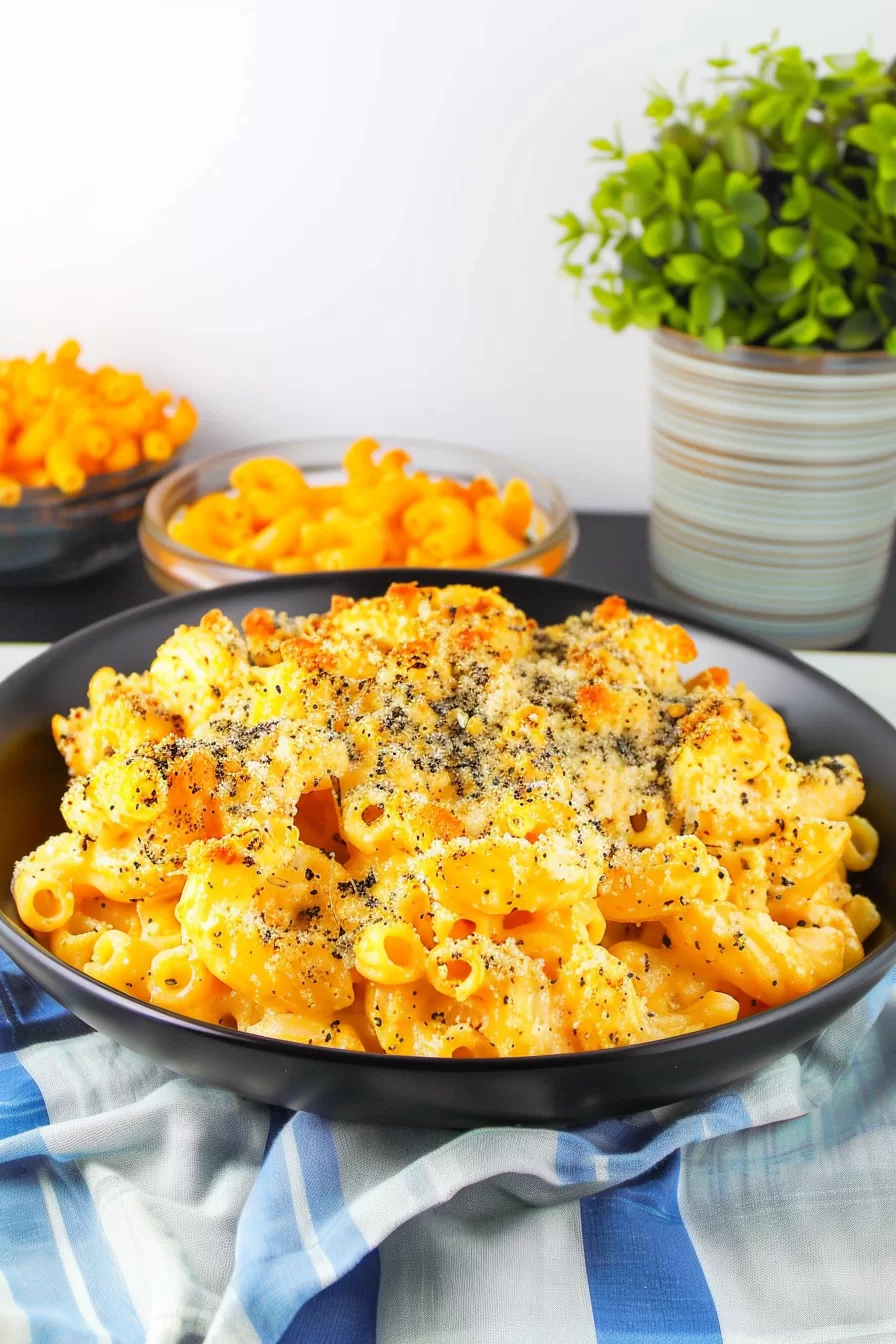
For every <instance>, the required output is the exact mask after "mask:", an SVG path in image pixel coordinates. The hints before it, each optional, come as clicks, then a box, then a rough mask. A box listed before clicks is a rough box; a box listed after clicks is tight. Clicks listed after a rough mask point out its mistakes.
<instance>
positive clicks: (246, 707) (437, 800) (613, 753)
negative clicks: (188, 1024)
mask: <svg viewBox="0 0 896 1344" xmlns="http://www.w3.org/2000/svg"><path fill="white" fill-rule="evenodd" d="M351 451H352V453H353V455H354V456H353V458H352V460H351V461H350V462H349V469H350V470H352V471H354V472H355V475H356V477H357V485H358V488H359V489H360V488H362V487H364V486H366V485H367V484H369V482H370V481H371V480H372V479H373V477H374V475H375V474H376V473H377V472H378V471H379V470H380V469H381V466H382V464H380V467H377V466H375V464H374V463H373V462H372V459H371V456H370V454H369V452H368V451H367V448H366V447H359V446H358V445H355V447H354V448H353V449H352V450H351ZM249 467H250V464H246V467H245V469H244V468H240V472H241V475H240V478H239V479H240V482H241V489H242V488H243V487H245V489H246V490H247V491H250V492H251V491H256V490H257V491H259V492H261V494H260V496H259V500H258V501H257V504H256V506H255V507H257V508H258V509H259V510H264V511H266V513H267V514H270V513H271V510H272V508H273V501H272V499H271V498H270V496H271V495H272V494H273V495H278V496H279V495H280V494H281V493H287V494H288V491H289V489H290V488H291V482H292V484H295V482H293V481H292V477H290V476H289V474H288V473H287V474H286V475H285V476H283V475H281V474H280V467H279V466H271V467H269V468H268V467H266V468H265V470H264V472H263V473H262V472H259V473H255V472H254V471H253V470H249V469H248V468H249ZM296 492H297V493H296V494H295V495H294V496H293V498H297V497H300V494H301V491H300V487H299V486H298V485H296ZM482 498H483V499H488V500H497V496H494V495H483V497H482ZM206 502H207V501H204V503H206ZM455 502H457V501H456V500H455V499H454V497H451V496H438V495H435V496H423V497H421V498H420V499H419V500H418V501H417V502H416V503H415V504H414V506H413V508H414V509H415V510H416V512H415V513H414V514H413V515H412V526H413V527H415V528H416V527H419V528H420V536H421V537H422V536H426V535H430V534H429V532H428V531H427V529H428V528H429V527H430V525H431V524H433V523H434V525H435V526H436V528H437V529H444V528H445V527H446V526H455V525H456V523H457V518H456V511H455V510H454V507H453V505H454V503H455ZM498 504H499V507H500V508H502V509H504V510H505V513H504V515H503V518H502V521H501V523H500V526H502V527H510V526H511V522H512V520H509V518H508V513H507V512H506V511H510V510H512V509H518V510H519V512H518V514H517V515H516V517H517V521H519V519H521V518H523V517H524V516H525V515H526V502H525V497H524V495H523V494H522V492H521V491H518V490H516V489H514V490H513V491H510V490H508V492H507V493H506V495H505V497H504V499H503V500H502V501H498ZM449 505H450V507H449ZM424 506H425V507H424ZM197 507H198V506H197ZM228 507H234V508H242V507H243V504H242V503H240V501H239V500H236V501H231V502H230V504H229V505H228ZM288 516H289V515H288V513H286V514H282V515H280V521H282V520H283V519H284V518H286V517H288ZM491 521H494V519H491ZM275 525H276V524H275V522H274V520H273V519H272V518H270V517H269V518H268V520H267V521H266V523H265V527H267V528H269V527H271V526H275ZM323 525H325V524H323ZM290 526H291V524H290ZM465 526H466V524H465ZM467 531H468V532H469V527H468V528H467ZM464 544H465V545H468V544H469V538H468V536H467V533H465V534H464ZM695 657H696V649H695V647H694V645H693V643H692V641H691V639H690V637H689V636H688V635H687V634H686V632H685V631H684V630H683V629H681V628H680V627H679V626H675V625H673V626H666V625H663V624H661V623H660V622H659V621H657V620H655V619H653V618H652V617H650V616H644V615H638V614H635V613H632V612H630V611H629V609H628V608H627V606H626V604H625V603H624V602H623V601H622V600H621V599H619V598H615V597H611V598H607V599H606V600H605V601H604V602H602V603H601V604H600V605H599V606H598V607H597V608H595V610H594V611H587V612H584V613H583V614H582V615H581V616H576V617H570V618H569V619H568V620H566V621H564V622H563V623H562V624H560V625H554V626H548V627H539V626H537V625H536V624H535V622H534V621H530V620H528V619H527V618H526V616H525V615H524V613H523V612H522V611H520V610H518V609H517V608H516V607H514V606H513V605H512V604H511V603H510V602H508V601H507V600H506V599H505V598H503V597H502V596H501V594H500V592H499V591H498V590H497V589H491V590H488V591H486V590H483V589H480V588H475V587H472V586H467V585H457V584H455V585H450V586H447V587H444V588H423V587H418V586H417V585H416V584H413V583H402V584H393V585H392V587H391V588H390V589H389V591H388V592H387V593H386V594H385V596H383V597H378V598H371V599H365V600H363V601H357V602H355V601H352V600H350V599H348V598H339V597H336V598H334V599H333V603H332V607H331V610H330V611H329V612H328V613H327V614H325V615H320V616H301V617H289V616H286V615H283V614H277V613H275V612H272V611H267V610H263V609H257V610H255V611H252V612H250V613H249V614H248V616H247V617H246V618H245V620H244V621H243V626H242V629H241V630H240V629H238V628H236V627H235V626H234V625H233V624H232V623H231V622H230V621H229V620H228V619H227V618H226V617H224V616H223V615H222V614H221V612H219V611H211V612H209V613H208V615H206V616H205V617H203V619H202V621H201V622H200V623H199V625H198V626H181V627H180V628H179V629H177V630H176V631H175V632H174V633H173V634H172V636H171V637H170V639H168V640H166V641H165V643H164V644H163V645H162V646H161V648H160V649H159V650H158V653H157V655H156V657H155V659H154V660H153V662H152V664H151V666H150V667H149V669H148V671H146V672H144V673H139V674H131V675H127V676H124V675H120V674H119V673H117V672H115V671H114V670H113V669H112V668H101V669H100V670H99V671H97V672H96V673H95V675H94V676H93V677H92V678H91V681H90V686H89V688H88V703H87V705H86V706H84V707H82V708H78V709H73V710H71V711H70V712H69V713H68V714H67V715H62V714H59V715H57V716H56V717H55V719H54V720H53V733H54V735H55V739H56V742H57V744H58V747H59V750H60V751H61V753H62V755H63V757H64V758H65V761H66V763H67V765H68V767H69V770H70V772H71V781H70V783H69V786H68V789H67V791H66V794H65V797H64V798H63V801H62V815H63V818H64V820H65V822H66V825H67V827H68V829H67V830H66V831H64V832H63V833H62V834H60V835H56V836H52V837H50V838H49V839H48V840H46V841H45V842H44V843H43V844H42V845H40V846H39V847H38V848H37V849H36V850H35V851H34V852H33V853H32V854H29V855H28V856H27V857H26V858H23V859H22V860H21V861H20V862H19V863H18V865H17V867H16V870H15V874H14V879H13V893H14V896H15V901H16V905H17V907H18V911H19V915H20V917H21V919H22V922H23V923H24V924H25V925H26V926H27V927H28V928H30V929H31V930H33V932H34V933H35V935H36V936H37V937H38V938H39V939H40V940H41V941H42V942H43V943H44V944H45V945H46V946H47V947H48V948H49V950H50V951H51V952H53V953H54V954H55V955H56V956H58V957H60V958H62V960H64V961H66V962H68V963H69V964H70V965H72V966H74V967H75V968H76V969H77V970H79V971H81V972H83V973H84V974H86V975H89V976H92V977H93V978H94V979H95V980H98V981H100V982H101V983H103V984H105V985H107V986H109V987H110V988H111V989H114V990H118V991H122V992H124V993H127V994H130V995H133V996H134V997H136V998H138V999H142V1000H144V1001H145V1002H149V1003H151V1004H154V1005H156V1006H157V1007H159V1008H162V1009H166V1010H168V1011H171V1012H175V1013H180V1014H184V1015H186V1016H187V1017H192V1018H195V1019H198V1020H200V1021H203V1022H210V1023H216V1024H219V1025H223V1026H226V1027H230V1028H235V1029H238V1030H241V1031H247V1032H255V1033H257V1034H260V1035H264V1036H274V1037H279V1038H282V1039H284V1040H289V1041H296V1042H301V1043H304V1044H306V1045H314V1046H324V1045H326V1046H331V1047H333V1048H338V1049H344V1050H364V1051H373V1052H380V1053H385V1054H402V1055H427V1056H432V1057H436V1058H464V1057H477V1058H479V1057H482V1058H490V1057H494V1056H522V1055H536V1054H548V1053H562V1052H570V1051H581V1050H600V1049H607V1048H613V1047H619V1046H626V1045H635V1044H637V1043H639V1042H646V1041H652V1040H657V1039H660V1038H663V1037H668V1036H677V1035H680V1034H682V1033H685V1032H692V1031H699V1030H702V1029H705V1028H710V1027H715V1026H718V1025H721V1024H723V1023H726V1022H732V1021H734V1020H735V1019H737V1018H740V1017H744V1016H749V1015H751V1014H754V1013H758V1012H761V1011H763V1010H764V1009H767V1008H769V1007H774V1006H776V1005H778V1004H783V1003H786V1002H788V1001H789V1000H791V999H794V998H796V997H798V996H799V995H802V994H806V993H808V992H809V991H810V990H813V989H815V988H816V987H818V986H819V985H822V984H824V983H826V982H827V981H829V980H831V979H833V978H834V977H835V976H837V975H840V974H841V973H842V972H843V971H844V970H846V969H848V968H849V967H850V966H853V965H855V964H856V963H857V962H858V961H860V960H861V959H862V957H863V955H864V950H863V943H864V941H865V940H866V939H867V938H868V937H869V936H870V935H871V934H872V933H873V932H874V930H875V928H876V927H877V925H878V924H879V922H880V917H879V915H878V912H877V910H876V909H875V907H874V904H873V902H872V901H871V900H870V899H869V898H868V897H867V896H865V895H862V894H859V893H856V892H854V891H853V890H852V889H851V887H850V885H849V876H850V874H851V873H853V872H861V871H863V870H865V869H867V868H868V867H869V866H870V865H871V864H872V863H873V861H874V858H875V854H876V852H877V843H878V841H877V833H876V832H875V830H874V827H873V826H872V825H871V824H870V822H868V821H867V820H866V819H865V818H864V817H862V816H861V814H860V813H859V811H858V809H859V808H860V807H861V805H862V802H863V799H864V784H863V781H862V776H861V774H860V772H859V768H858V766H857V764H856V762H855V761H854V760H853V758H852V757H851V756H847V755H830V756H821V757H819V758H818V759H817V760H814V761H810V762H807V763H805V764H803V763H800V762H799V761H796V760H794V758H793V757H792V756H791V755H790V742H789V739H788V735H787V729H786V726H785V724H784V721H783V719H782V718H781V717H780V715H778V714H777V713H775V712H774V711H773V710H771V709H770V708H769V707H768V706H765V705H763V704H762V703H761V702H760V701H759V700H757V699H756V697H755V696H753V695H752V694H751V693H750V692H749V691H747V690H746V689H745V688H744V687H743V686H740V685H733V686H732V685H731V684H730V683H729V679H728V673H727V672H726V671H725V670H724V669H721V668H713V667H711V668H707V669H705V670H704V671H702V672H700V673H698V674H697V675H696V676H692V677H690V678H689V679H688V680H682V677H681V674H680V672H679V670H678V668H679V665H680V664H683V663H689V662H691V661H693V659H694V658H695Z"/></svg>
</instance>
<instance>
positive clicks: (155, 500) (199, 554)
mask: <svg viewBox="0 0 896 1344" xmlns="http://www.w3.org/2000/svg"><path fill="white" fill-rule="evenodd" d="M371 437H372V436H371ZM357 438H358V435H355V436H354V437H352V436H351V435H343V434H321V435H317V436H315V435H303V436H301V437H299V438H292V439H275V440H273V441H271V442H267V443H259V444H256V445H254V446H250V447H247V448H230V449H228V450H227V452H222V453H208V454H204V455H203V456H201V457H196V458H194V459H193V460H192V461H191V462H185V463H183V464H182V465H181V466H179V467H177V468H176V469H175V470H174V471H170V472H167V473H166V474H165V476H164V479H162V480H158V481H155V482H154V483H153V485H152V486H151V487H150V489H149V491H148V493H147V496H146V499H145V500H144V501H143V512H142V514H141V516H140V544H141V547H142V548H143V552H144V555H147V550H146V546H145V544H144V540H143V533H144V531H145V533H146V535H147V536H149V537H150V538H151V539H152V541H153V542H155V543H156V544H159V545H163V546H165V547H166V549H167V550H169V551H172V552H173V553H174V554H175V555H177V556H179V557H180V558H181V559H182V560H189V561H193V562H194V563H195V562H196V561H200V562H205V564H206V565H213V566H214V567H215V570H214V572H215V573H216V574H225V575H227V576H230V575H233V579H232V580H231V583H230V584H226V585H221V586H232V585H235V584H237V583H241V582H243V581H244V576H245V575H246V574H270V573H271V571H270V570H265V569H250V568H249V567H248V566H241V565H231V564H230V563H229V562H228V561H226V560H215V559H213V557H212V556H210V555H205V553H204V552H203V551H196V550H194V549H193V548H192V546H185V545H184V544H183V542H180V541H175V539H174V538H173V537H171V536H170V535H169V533H168V528H167V522H166V521H165V519H164V518H163V516H162V508H161V496H162V494H163V491H164V490H167V489H173V488H176V486H177V483H178V481H179V480H181V479H182V478H183V477H184V476H186V474H187V473H188V472H190V471H194V470H198V469H201V468H202V467H204V466H211V465H212V464H220V463H232V464H233V465H234V466H235V465H236V464H237V463H238V462H242V461H246V460H248V459H249V458H251V457H261V456H265V457H276V456H278V454H279V453H282V452H283V450H284V449H286V448H296V447H302V446H303V445H306V444H307V445H308V446H309V448H310V447H311V445H319V446H320V450H321V452H326V451H328V449H329V448H330V447H332V448H333V450H334V452H337V455H338V461H337V462H335V463H332V464H331V463H309V464H308V466H307V467H305V468H304V470H306V471H320V470H327V471H329V470H334V469H337V470H338V469H340V468H341V466H342V456H343V455H344V454H345V451H346V447H348V446H350V445H351V444H352V443H354V442H355V441H356V439H357ZM402 441H404V442H405V443H408V444H412V445H416V446H417V447H419V449H420V450H421V451H422V452H426V450H427V449H438V450H441V451H446V450H447V451H448V452H455V451H460V452H464V453H471V454H473V455H474V456H475V457H477V458H479V459H480V460H481V461H482V465H483V468H484V469H485V470H487V469H488V467H489V464H495V463H498V464H501V465H502V466H505V467H506V466H512V467H513V468H514V469H516V468H517V467H519V469H520V470H519V472H518V474H519V476H520V477H521V479H523V480H525V481H527V482H528V483H529V484H533V485H534V484H537V485H538V486H539V487H540V489H541V490H542V492H543V493H544V494H545V495H546V496H547V497H548V499H549V500H551V502H552V503H553V504H554V505H555V506H556V507H557V509H558V513H559V517H558V519H557V521H556V522H555V523H554V524H553V526H552V527H551V529H550V531H549V532H547V533H546V534H545V535H544V536H543V537H541V538H540V539H539V540H538V541H536V542H533V543H532V544H531V545H530V546H527V547H525V549H524V550H521V551H515V552H514V553H513V555H510V556H507V557H506V559H504V560H496V561H495V562H494V563H493V564H492V565H489V566H487V569H488V570H489V572H494V573H501V572H502V570H506V569H507V568H509V567H510V566H511V565H512V566H516V565H520V564H526V563H528V562H529V561H532V560H537V559H539V558H540V557H541V556H543V555H545V554H546V553H547V552H549V551H551V550H553V549H554V547H555V546H559V545H560V544H561V543H562V541H563V539H564V537H565V536H567V535H569V537H570V541H571V545H570V547H569V553H570V554H571V553H572V551H573V550H574V549H575V544H576V542H577V540H578V525H577V523H576V516H575V512H574V510H573V508H572V507H571V505H570V503H569V501H568V500H567V498H566V496H565V494H564V493H563V491H562V490H561V488H560V486H559V485H557V483H556V482H555V481H554V480H552V478H551V477H550V476H547V475H546V474H545V473H544V472H543V471H539V470H538V468H537V467H529V466H528V465H526V464H525V463H520V462H518V461H517V460H516V459H515V458H512V457H506V456H505V455H504V454H503V453H496V452H493V451H492V450H491V449H488V448H474V447H468V446H466V445H465V444H462V443H451V442H450V441H449V440H447V439H429V438H419V437H417V436H416V435H413V434H396V435H391V434H390V435H386V434H381V435H379V436H377V442H379V443H380V444H381V445H382V446H383V447H385V446H386V445H387V444H388V445H390V446H393V447H397V448H401V447H402ZM339 450H341V452H340V451H339ZM409 451H412V449H409ZM515 474H517V473H516V471H515ZM148 558H150V559H152V561H153V563H154V564H155V563H157V561H156V559H155V557H148ZM567 558H568V557H567ZM371 568H373V569H376V570H378V571H383V570H384V569H385V568H386V566H383V565H377V566H372V567H371ZM389 568H394V566H389ZM407 568H408V569H412V568H415V566H412V565H409V566H407ZM338 572H340V573H349V572H350V571H348V570H342V571H338ZM472 572H478V573H482V572H483V571H481V570H480V571H471V573H472ZM194 591H195V590H194Z"/></svg>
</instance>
